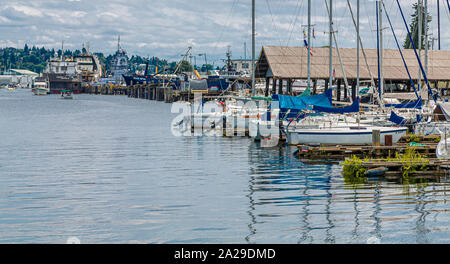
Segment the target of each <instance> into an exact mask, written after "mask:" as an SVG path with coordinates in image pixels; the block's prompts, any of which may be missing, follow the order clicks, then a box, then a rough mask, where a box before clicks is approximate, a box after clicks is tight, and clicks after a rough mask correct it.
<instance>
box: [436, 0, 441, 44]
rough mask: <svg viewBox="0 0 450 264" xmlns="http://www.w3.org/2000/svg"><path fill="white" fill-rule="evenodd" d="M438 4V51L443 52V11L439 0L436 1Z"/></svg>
mask: <svg viewBox="0 0 450 264" xmlns="http://www.w3.org/2000/svg"><path fill="white" fill-rule="evenodd" d="M436 2H437V23H438V49H439V50H441V11H440V10H439V9H440V7H439V6H440V4H439V0H436Z"/></svg>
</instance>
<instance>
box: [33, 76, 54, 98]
mask: <svg viewBox="0 0 450 264" xmlns="http://www.w3.org/2000/svg"><path fill="white" fill-rule="evenodd" d="M31 91H32V92H33V93H34V95H48V94H50V88H49V87H48V83H47V81H46V80H45V79H44V78H36V79H35V80H34V83H33V88H32V89H31Z"/></svg>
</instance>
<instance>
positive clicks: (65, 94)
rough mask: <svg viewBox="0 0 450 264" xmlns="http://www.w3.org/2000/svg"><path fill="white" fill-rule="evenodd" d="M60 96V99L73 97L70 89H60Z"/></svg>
mask: <svg viewBox="0 0 450 264" xmlns="http://www.w3.org/2000/svg"><path fill="white" fill-rule="evenodd" d="M61 98H62V99H73V95H72V91H71V90H63V91H61Z"/></svg>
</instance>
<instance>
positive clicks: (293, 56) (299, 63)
mask: <svg viewBox="0 0 450 264" xmlns="http://www.w3.org/2000/svg"><path fill="white" fill-rule="evenodd" d="M339 51H340V53H341V58H342V64H343V65H344V69H345V75H346V76H347V78H348V79H356V70H357V67H356V66H357V64H356V61H357V60H356V49H355V48H340V49H339ZM364 51H365V53H366V55H367V61H368V64H369V68H370V71H371V72H372V75H373V78H374V79H375V80H376V79H378V60H377V50H376V49H364ZM307 54H308V51H307V49H306V48H305V47H286V46H284V47H281V46H263V48H262V51H261V55H260V57H259V59H258V61H257V66H256V77H257V78H266V77H274V78H277V79H306V78H307V77H308V76H307ZM403 56H404V57H405V61H406V64H407V66H408V70H409V72H410V74H411V77H412V78H413V79H417V78H418V74H419V65H418V62H417V59H416V56H415V54H414V50H410V49H407V50H403ZM423 61H424V52H422V64H424V62H423ZM333 69H334V70H335V77H336V78H337V79H342V78H343V74H342V69H341V67H340V64H339V59H338V56H337V51H336V49H335V48H334V49H333ZM383 74H384V78H385V80H397V81H399V80H409V77H408V74H407V71H406V69H405V67H404V64H403V61H402V58H401V56H400V52H399V51H398V50H392V49H384V50H383ZM427 77H428V79H429V80H431V81H450V51H448V50H429V51H428V75H427ZM311 78H312V79H328V78H329V48H312V56H311ZM360 78H361V79H370V75H369V71H368V70H367V67H366V64H365V61H364V57H363V54H362V52H360Z"/></svg>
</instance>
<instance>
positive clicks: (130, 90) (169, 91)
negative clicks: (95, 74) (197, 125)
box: [81, 84, 223, 103]
mask: <svg viewBox="0 0 450 264" xmlns="http://www.w3.org/2000/svg"><path fill="white" fill-rule="evenodd" d="M81 92H82V93H87V94H101V95H127V96H128V97H130V98H138V99H146V100H155V101H161V102H166V103H172V102H175V101H192V100H193V99H194V96H195V93H194V92H189V91H179V90H174V89H173V88H172V87H162V86H158V85H154V84H135V85H131V86H114V85H104V86H84V87H83V88H82V90H81ZM222 93H223V92H222V91H210V92H207V93H206V92H204V93H202V99H203V100H205V101H208V100H213V99H215V98H218V97H219V96H221V95H222Z"/></svg>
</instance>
